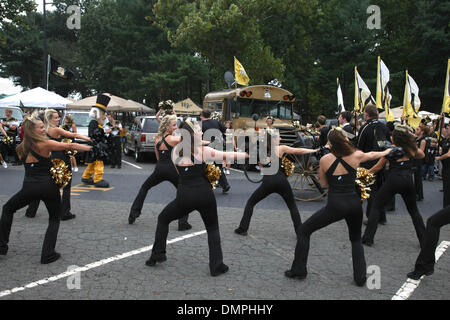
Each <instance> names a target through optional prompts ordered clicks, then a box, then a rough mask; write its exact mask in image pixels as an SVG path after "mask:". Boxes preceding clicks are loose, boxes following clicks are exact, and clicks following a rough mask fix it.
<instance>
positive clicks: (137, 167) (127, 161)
mask: <svg viewBox="0 0 450 320" xmlns="http://www.w3.org/2000/svg"><path fill="white" fill-rule="evenodd" d="M122 162H125V163H126V164H129V165H130V166H133V167H135V168H138V169H141V170H142V168H141V167H139V166H137V165H135V164H132V163H130V162H128V161H125V160H122Z"/></svg>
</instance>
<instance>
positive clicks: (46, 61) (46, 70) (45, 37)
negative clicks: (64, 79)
mask: <svg viewBox="0 0 450 320" xmlns="http://www.w3.org/2000/svg"><path fill="white" fill-rule="evenodd" d="M43 2H44V9H43V10H44V20H43V24H44V26H43V27H44V28H43V30H44V33H43V35H44V81H43V85H45V88H46V89H48V77H47V72H48V66H47V63H48V58H47V33H46V22H45V19H46V16H47V14H46V12H45V5H46V3H45V0H43Z"/></svg>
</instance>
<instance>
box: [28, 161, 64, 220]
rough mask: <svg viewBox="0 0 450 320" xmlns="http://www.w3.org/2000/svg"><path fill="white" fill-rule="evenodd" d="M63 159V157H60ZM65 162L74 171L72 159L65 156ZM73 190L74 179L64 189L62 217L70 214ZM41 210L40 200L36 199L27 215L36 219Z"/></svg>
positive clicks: (29, 207)
mask: <svg viewBox="0 0 450 320" xmlns="http://www.w3.org/2000/svg"><path fill="white" fill-rule="evenodd" d="M60 158H61V157H60ZM62 160H64V162H65V163H66V165H67V166H68V167H69V170H71V171H72V165H71V164H70V158H69V157H68V156H65V155H64V159H62ZM71 188H72V178H70V181H69V182H68V183H67V185H66V186H65V187H64V188H63V194H62V198H61V212H60V214H61V217H63V216H66V215H68V214H70V209H71V206H70V192H71ZM38 208H39V199H35V200H33V201H31V202H30V205H29V206H28V208H27V211H26V213H25V214H26V215H27V216H29V217H34V216H35V215H36V212H37V210H38Z"/></svg>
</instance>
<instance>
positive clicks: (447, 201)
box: [442, 166, 450, 208]
mask: <svg viewBox="0 0 450 320" xmlns="http://www.w3.org/2000/svg"><path fill="white" fill-rule="evenodd" d="M442 186H443V189H444V208H445V207H447V206H450V168H448V167H446V166H442Z"/></svg>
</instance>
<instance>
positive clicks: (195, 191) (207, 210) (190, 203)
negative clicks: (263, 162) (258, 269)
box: [145, 120, 248, 277]
mask: <svg viewBox="0 0 450 320" xmlns="http://www.w3.org/2000/svg"><path fill="white" fill-rule="evenodd" d="M180 129H184V130H182V134H183V135H185V133H187V134H186V135H185V136H186V137H190V138H191V139H190V140H191V141H190V143H189V142H188V141H185V142H182V143H180V144H178V145H177V147H176V149H175V152H174V154H178V152H177V151H179V150H180V149H181V148H183V150H185V149H188V150H190V152H189V153H190V154H182V155H181V159H177V160H176V161H174V162H175V163H177V166H176V167H177V170H178V172H179V174H180V180H179V181H180V182H179V185H178V189H177V197H176V199H175V200H173V201H172V202H171V203H169V204H168V205H167V206H166V207H165V208H164V210H163V211H162V212H161V214H160V215H159V217H158V225H157V227H156V234H155V243H154V245H153V250H152V254H151V256H150V258H149V259H148V260H147V261H146V263H145V264H146V265H147V266H154V265H155V264H156V263H157V262H163V261H165V260H166V259H167V258H166V241H167V234H168V231H169V223H170V222H171V221H173V220H176V219H179V218H181V217H183V216H185V215H187V214H189V213H190V212H192V211H194V210H197V211H199V212H200V216H201V218H202V220H203V223H204V224H205V227H206V231H207V233H208V246H209V269H210V273H211V276H213V277H214V276H219V275H221V274H223V273H225V272H227V271H228V266H227V265H225V264H224V263H223V256H222V247H221V244H220V233H219V221H218V217H217V204H216V199H215V197H214V192H213V190H212V187H211V184H210V182H209V181H208V179H207V178H206V176H205V163H204V161H207V160H213V161H217V162H218V163H221V162H222V161H223V160H224V159H230V158H232V157H234V158H235V159H244V158H247V157H248V155H247V154H246V153H243V152H220V151H217V150H214V149H212V148H210V147H204V146H202V145H201V142H200V141H201V139H202V130H201V128H200V126H199V125H198V124H197V123H195V125H194V124H193V123H192V122H191V121H190V120H186V121H185V122H182V123H181V125H180ZM185 130H187V132H186V131H185ZM182 139H183V138H182Z"/></svg>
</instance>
